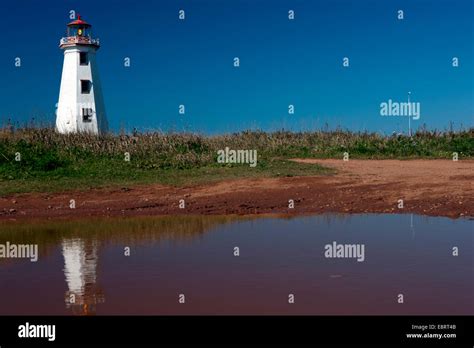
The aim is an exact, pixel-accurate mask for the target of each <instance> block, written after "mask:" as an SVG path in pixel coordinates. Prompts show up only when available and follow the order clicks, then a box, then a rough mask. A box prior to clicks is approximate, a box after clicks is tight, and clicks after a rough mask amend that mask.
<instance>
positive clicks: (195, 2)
mask: <svg viewBox="0 0 474 348" xmlns="http://www.w3.org/2000/svg"><path fill="white" fill-rule="evenodd" d="M180 9H183V10H185V11H186V19H185V20H184V21H180V20H179V19H178V11H179V10H180ZM290 9H293V10H294V11H295V20H293V21H290V20H288V10H290ZM399 9H401V10H403V11H404V16H405V18H404V19H403V20H401V21H400V20H398V19H397V10H399ZM70 10H75V11H76V12H77V13H80V14H81V15H82V16H83V18H84V19H85V20H86V21H88V22H89V23H91V24H92V25H93V28H92V29H93V32H94V36H96V37H99V38H100V40H101V48H100V50H99V52H98V56H97V60H98V65H99V71H100V76H101V80H102V88H103V94H104V99H105V103H106V110H107V114H108V119H109V124H110V126H111V128H112V130H114V131H118V130H119V129H120V128H122V127H123V128H125V129H128V130H130V129H133V128H134V127H136V128H138V129H140V130H158V129H161V130H170V129H172V130H176V131H181V130H188V131H196V132H203V133H211V134H212V133H221V132H232V131H238V130H244V129H249V128H250V129H255V128H259V129H264V130H274V129H280V128H286V129H292V130H312V129H316V128H321V127H324V126H325V124H326V123H327V124H328V125H329V127H331V128H334V127H336V126H341V127H343V128H349V129H351V130H366V129H367V130H370V131H380V132H385V133H390V132H392V131H404V132H406V130H407V125H408V121H407V119H406V118H401V117H382V116H380V113H379V111H380V103H381V102H385V101H388V99H392V100H394V101H405V100H406V98H407V92H408V91H411V93H412V97H411V99H412V101H416V102H420V104H421V118H420V119H419V120H418V121H413V126H414V127H415V128H416V127H418V126H419V125H421V124H423V123H425V124H426V125H427V126H428V127H429V128H437V129H444V128H447V127H449V124H450V122H453V123H454V126H455V127H459V126H460V125H461V124H463V125H464V126H465V127H469V126H472V124H473V116H474V107H473V104H474V102H473V100H474V99H473V98H474V92H473V91H474V88H473V84H474V82H473V80H474V76H473V68H472V64H473V46H474V41H473V36H474V35H473V31H474V30H473V22H474V20H473V18H474V12H473V2H472V0H457V1H451V0H409V1H408V0H384V1H380V0H358V1H354V0H331V1H330V0H324V1H316V0H313V1H310V0H306V1H299V0H291V1H290V0H233V1H231V0H228V1H223V0H190V1H184V0H166V1H165V0H163V1H144V0H136V1H124V0H116V1H91V0H81V1H70V0H63V1H47V2H46V1H37V0H4V1H2V2H1V3H0V12H1V13H2V20H1V22H0V30H1V32H2V33H3V35H2V51H1V54H0V74H1V75H0V76H2V91H1V93H0V121H3V122H4V121H5V120H6V119H8V118H11V119H12V120H13V121H14V122H20V123H24V122H26V121H28V120H30V119H31V118H32V117H35V118H36V119H42V120H47V121H51V122H54V117H55V116H54V108H55V104H56V103H57V101H58V95H59V85H60V79H61V70H62V58H63V56H62V52H61V50H60V49H59V48H58V42H59V39H60V37H61V36H63V34H64V32H65V28H66V24H67V23H68V22H69V17H68V16H69V11H70ZM15 57H20V58H21V60H22V66H21V67H20V68H17V67H15V65H14V62H15V61H14V60H15ZM125 57H130V59H131V66H130V67H129V68H126V67H124V64H123V61H124V58H125ZM234 57H239V58H240V64H241V66H240V67H239V68H235V67H234V66H233V58H234ZM343 57H349V59H350V67H349V68H344V67H343V66H342V59H343ZM453 57H458V58H459V67H457V68H453V67H452V65H451V62H452V58H453ZM180 104H184V105H185V107H186V114H185V115H180V114H179V113H178V106H179V105H180ZM289 104H293V105H294V106H295V113H294V114H293V115H289V114H288V105H289Z"/></svg>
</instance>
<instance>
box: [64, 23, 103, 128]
mask: <svg viewBox="0 0 474 348" xmlns="http://www.w3.org/2000/svg"><path fill="white" fill-rule="evenodd" d="M59 47H60V48H61V49H62V50H63V51H64V63H63V71H62V77H61V87H60V90H59V102H58V108H57V111H56V129H57V131H58V132H59V133H78V132H84V133H91V134H103V133H105V132H106V131H107V128H108V123H107V118H106V115H105V107H104V99H103V96H102V90H101V85H100V79H99V71H98V69H97V62H96V52H97V50H98V49H99V40H98V39H94V38H92V32H91V25H90V24H89V23H87V22H86V21H84V20H83V19H81V16H78V18H77V19H76V20H74V21H72V22H71V23H69V24H68V25H67V36H66V37H63V38H61V40H60V43H59Z"/></svg>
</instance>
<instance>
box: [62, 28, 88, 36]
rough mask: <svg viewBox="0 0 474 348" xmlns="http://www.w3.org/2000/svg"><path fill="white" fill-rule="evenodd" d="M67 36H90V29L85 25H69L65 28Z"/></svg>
mask: <svg viewBox="0 0 474 348" xmlns="http://www.w3.org/2000/svg"><path fill="white" fill-rule="evenodd" d="M67 36H82V37H91V31H90V28H88V27H85V26H71V27H68V28H67Z"/></svg>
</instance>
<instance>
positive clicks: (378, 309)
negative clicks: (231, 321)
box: [0, 215, 474, 315]
mask: <svg viewBox="0 0 474 348" xmlns="http://www.w3.org/2000/svg"><path fill="white" fill-rule="evenodd" d="M472 226H473V225H472V221H470V220H467V219H458V220H451V219H447V218H431V217H420V216H416V215H346V216H344V215H327V216H300V217H274V216H273V217H261V218H257V217H237V216H178V217H169V216H168V217H156V218H135V219H99V220H80V221H64V222H58V221H56V222H41V223H34V224H31V223H30V224H18V223H15V224H4V225H0V243H3V242H5V241H10V242H14V243H25V244H33V243H36V244H38V246H39V261H38V262H37V263H31V262H29V261H25V260H12V259H10V260H0V293H1V295H2V296H0V314H66V315H71V314H73V315H94V314H110V315H117V314H131V315H159V314H168V315H169V314H287V315H288V314H323V315H325V314H330V315H332V314H472V313H473V311H474V308H473V301H472V296H473V295H472V294H473V289H474V286H473V285H474V284H473V276H472V275H473V264H472V260H473V258H472V255H473V233H472V232H473V230H472ZM415 229H416V238H415ZM333 242H337V243H349V244H351V245H352V244H360V245H364V250H365V256H364V261H363V262H358V261H357V260H355V259H354V258H352V259H347V258H346V259H338V258H332V259H330V258H327V257H325V255H324V248H325V245H327V244H332V243H333ZM236 246H238V247H239V250H240V256H238V257H236V256H234V248H235V247H236ZM124 247H130V249H131V256H130V257H126V256H124ZM453 248H457V249H459V255H458V256H453ZM23 279H32V281H31V282H28V283H26V282H24V281H23ZM180 293H184V294H185V295H186V304H185V305H183V304H179V303H178V294H180ZM400 293H403V294H404V298H405V299H406V303H405V304H403V305H400V304H398V303H397V301H396V297H397V295H398V294H400ZM288 294H294V295H295V299H296V300H295V303H294V304H291V305H289V303H288ZM105 299H106V301H105Z"/></svg>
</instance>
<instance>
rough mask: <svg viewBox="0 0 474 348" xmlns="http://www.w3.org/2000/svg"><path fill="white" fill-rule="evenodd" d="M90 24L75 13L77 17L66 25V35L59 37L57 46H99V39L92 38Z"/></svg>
mask: <svg viewBox="0 0 474 348" xmlns="http://www.w3.org/2000/svg"><path fill="white" fill-rule="evenodd" d="M91 27H92V26H91V25H90V24H89V23H87V22H86V21H84V20H83V19H82V18H81V15H79V14H78V15H77V19H75V20H73V21H72V22H70V23H69V24H68V25H67V37H63V38H62V39H61V42H60V45H59V47H61V48H63V47H68V46H72V45H94V46H96V47H97V48H98V47H99V40H98V39H93V38H92V31H91Z"/></svg>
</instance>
